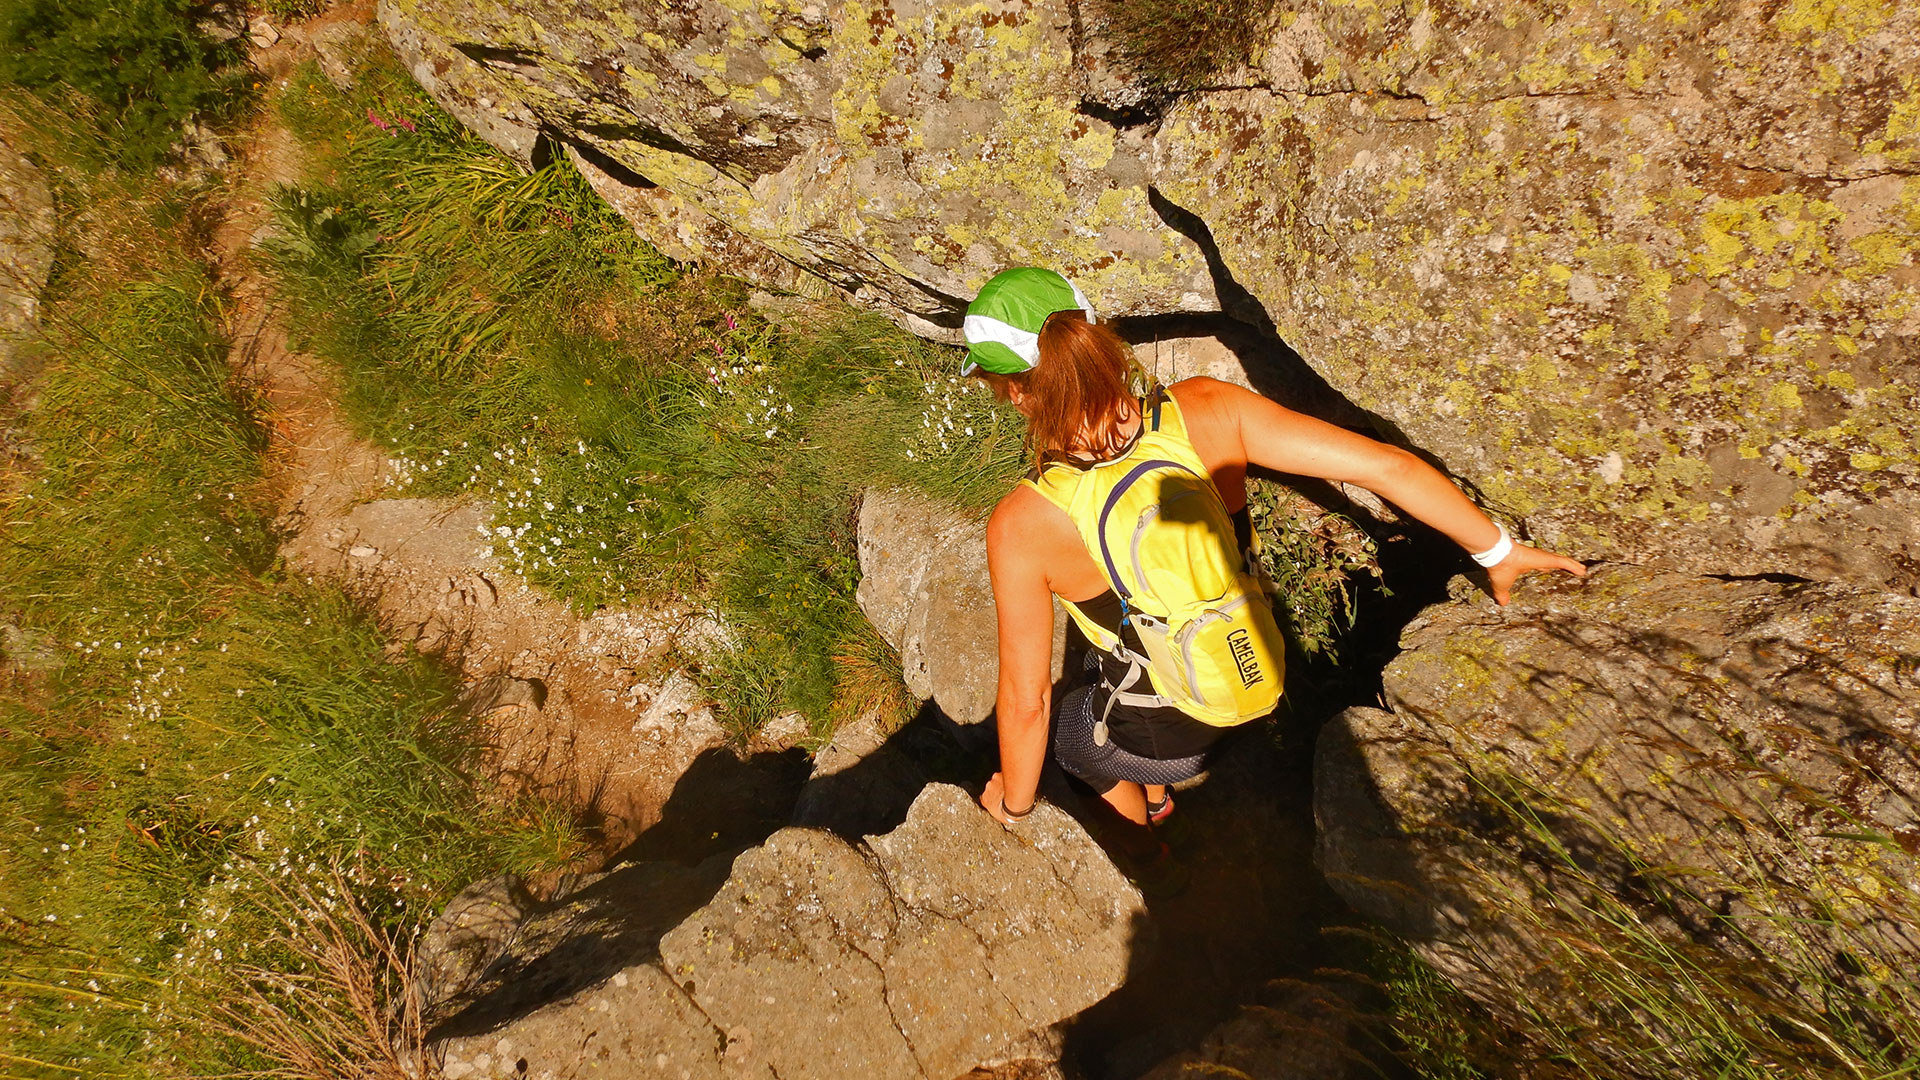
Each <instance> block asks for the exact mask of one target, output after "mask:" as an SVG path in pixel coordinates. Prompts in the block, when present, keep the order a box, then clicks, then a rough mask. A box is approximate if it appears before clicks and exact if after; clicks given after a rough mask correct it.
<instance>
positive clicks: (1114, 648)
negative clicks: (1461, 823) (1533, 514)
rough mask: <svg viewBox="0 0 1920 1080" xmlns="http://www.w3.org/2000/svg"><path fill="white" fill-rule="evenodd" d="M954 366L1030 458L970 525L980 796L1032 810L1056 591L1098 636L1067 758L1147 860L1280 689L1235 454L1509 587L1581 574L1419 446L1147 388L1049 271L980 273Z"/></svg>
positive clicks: (1093, 637) (1065, 742) (992, 807)
mask: <svg viewBox="0 0 1920 1080" xmlns="http://www.w3.org/2000/svg"><path fill="white" fill-rule="evenodd" d="M965 333H966V338H967V341H968V343H969V345H970V346H971V347H970V348H969V350H968V353H967V361H966V366H965V367H964V368H963V373H964V374H974V373H976V372H977V373H978V374H979V375H980V377H982V378H984V379H985V380H987V382H988V383H990V384H991V386H992V387H993V390H994V392H995V393H996V394H998V395H999V396H1001V397H1002V398H1003V399H1004V400H1007V401H1009V402H1010V403H1012V405H1013V406H1014V408H1016V409H1018V410H1019V411H1020V413H1021V415H1023V416H1024V417H1026V420H1027V443H1028V447H1029V449H1030V450H1031V451H1032V452H1033V454H1034V456H1035V458H1036V467H1035V470H1034V472H1033V473H1032V474H1031V475H1030V476H1029V477H1028V479H1027V480H1025V481H1023V482H1022V483H1021V484H1020V485H1019V486H1018V487H1016V488H1015V489H1014V490H1013V492H1012V493H1011V494H1009V495H1007V496H1006V497H1005V498H1004V499H1002V500H1001V501H1000V504H999V506H998V507H997V508H996V509H995V510H994V512H993V516H992V518H991V519H990V520H989V522H988V524H987V563H988V567H989V570H990V572H991V575H992V580H993V598H994V603H995V605H996V606H997V607H998V610H999V614H998V620H999V652H1000V677H999V697H998V723H999V738H1000V771H999V772H996V773H995V774H994V775H993V778H992V779H991V780H990V781H988V783H987V787H986V791H985V793H984V794H982V796H981V798H980V803H981V805H982V806H983V807H985V808H986V810H987V812H988V813H990V814H992V815H993V816H994V817H995V818H997V819H999V820H1000V821H1001V822H1003V823H1005V824H1007V825H1016V824H1018V823H1019V822H1020V821H1021V820H1023V819H1024V818H1025V817H1026V816H1027V814H1028V813H1029V812H1031V811H1032V809H1033V802H1034V798H1035V792H1036V789H1037V787H1038V785H1039V782H1040V770H1041V765H1042V763H1043V760H1044V758H1045V755H1046V752H1047V744H1048V723H1047V719H1048V704H1049V698H1050V690H1051V685H1050V684H1051V681H1052V680H1051V666H1052V664H1051V661H1052V643H1053V598H1054V597H1055V596H1058V597H1059V598H1060V599H1061V600H1062V601H1064V602H1065V606H1066V608H1067V611H1068V613H1069V614H1070V615H1071V616H1072V618H1073V620H1074V621H1075V622H1076V623H1077V624H1078V625H1079V626H1080V628H1081V630H1082V631H1083V632H1084V633H1085V634H1086V635H1087V638H1088V640H1089V641H1090V642H1091V643H1092V644H1093V645H1094V652H1093V653H1092V654H1091V655H1090V657H1089V664H1088V666H1089V668H1091V667H1093V666H1094V665H1095V664H1096V663H1097V664H1098V666H1099V669H1100V679H1099V682H1098V684H1097V685H1092V686H1087V687H1083V688H1081V689H1079V690H1076V691H1074V692H1073V693H1070V694H1068V695H1067V696H1066V698H1065V700H1064V701H1063V703H1062V706H1061V710H1060V715H1059V717H1058V722H1057V724H1056V725H1055V728H1056V730H1055V732H1054V738H1053V745H1054V754H1055V757H1056V759H1057V760H1058V761H1059V762H1060V765H1061V767H1062V768H1064V769H1066V771H1067V772H1069V773H1071V774H1073V775H1074V776H1077V777H1079V778H1080V779H1081V780H1083V781H1085V782H1086V783H1087V784H1089V785H1091V786H1092V787H1093V789H1094V790H1095V791H1097V792H1099V793H1100V794H1101V797H1102V798H1103V799H1105V800H1106V802H1107V804H1108V805H1109V806H1111V807H1112V809H1113V810H1114V811H1115V812H1116V813H1117V814H1118V815H1119V816H1120V817H1121V818H1123V819H1125V821H1127V822H1130V823H1132V825H1134V826H1138V827H1139V828H1136V829H1123V830H1122V831H1121V836H1120V837H1119V839H1120V840H1121V847H1122V849H1123V852H1124V853H1125V854H1126V855H1128V856H1129V858H1130V859H1131V860H1133V861H1135V862H1136V863H1140V864H1146V865H1151V864H1152V863H1153V862H1154V861H1155V860H1156V859H1164V858H1165V854H1166V848H1165V846H1164V845H1162V844H1160V843H1159V841H1158V840H1157V839H1154V838H1153V837H1152V833H1151V830H1150V829H1149V828H1148V826H1149V825H1150V823H1157V822H1159V821H1161V820H1164V819H1165V817H1166V816H1167V815H1169V814H1170V813H1171V812H1172V809H1173V804H1172V799H1171V796H1170V794H1169V793H1168V790H1167V785H1169V784H1173V783H1176V782H1178V781H1180V780H1184V779H1187V778H1189V777H1192V776H1194V775H1196V774H1198V773H1199V772H1200V770H1201V769H1203V768H1204V767H1205V763H1206V760H1207V755H1208V753H1209V751H1210V750H1211V749H1212V748H1213V747H1214V745H1215V744H1216V743H1217V742H1218V741H1219V740H1220V738H1221V737H1222V736H1224V735H1225V734H1227V732H1228V731H1230V730H1231V729H1232V727H1233V726H1234V725H1236V724H1238V723H1241V722H1244V721H1246V720H1249V719H1253V718H1255V717H1257V716H1260V715H1263V714H1264V713H1265V712H1266V711H1268V710H1270V709H1271V708H1272V706H1273V704H1274V703H1275V701H1277V699H1278V694H1279V683H1280V679H1281V674H1282V673H1281V670H1280V665H1281V661H1282V658H1283V656H1284V650H1283V648H1282V646H1281V644H1280V642H1279V637H1278V632H1277V630H1276V629H1275V628H1274V625H1273V620H1272V615H1271V612H1270V609H1269V607H1268V603H1267V598H1266V596H1265V593H1264V591H1263V590H1262V589H1261V588H1260V586H1259V582H1258V581H1257V579H1255V578H1253V577H1251V576H1250V574H1249V571H1250V570H1251V569H1252V566H1253V564H1252V563H1251V562H1250V561H1248V560H1246V559H1245V557H1244V555H1243V553H1244V552H1247V551H1248V550H1249V549H1250V547H1251V543H1252V538H1253V537H1252V527H1251V524H1250V521H1249V518H1248V515H1247V510H1246V505H1247V489H1246V471H1247V466H1249V465H1258V466H1261V467H1264V468H1267V469H1272V470H1274V471H1276V472H1281V473H1291V474H1294V475H1297V476H1310V477H1317V478H1320V479H1325V480H1332V481H1340V482H1344V483H1350V484H1358V485H1360V486H1361V487H1364V488H1366V489H1367V490H1369V491H1372V492H1374V493H1376V494H1378V495H1380V496H1381V497H1383V498H1385V499H1387V500H1389V501H1390V502H1392V503H1393V504H1394V505H1395V506H1397V507H1399V508H1400V509H1401V510H1402V511H1404V512H1406V513H1407V514H1409V515H1411V516H1412V517H1414V518H1417V519H1419V520H1420V521H1422V522H1425V523H1426V524H1428V525H1430V526H1432V527H1433V528H1435V529H1437V530H1439V531H1440V532H1441V533H1443V534H1445V535H1446V536H1448V537H1449V538H1451V539H1452V540H1454V541H1455V542H1456V543H1458V544H1460V546H1461V547H1463V548H1465V549H1466V550H1467V551H1469V552H1471V553H1473V558H1474V559H1475V560H1476V561H1477V562H1478V563H1479V564H1480V565H1481V566H1483V567H1485V568H1486V569H1487V576H1488V578H1489V581H1490V583H1491V585H1492V591H1493V596H1494V599H1495V600H1496V601H1498V602H1499V603H1501V604H1505V603H1506V602H1507V594H1508V590H1509V589H1510V588H1511V587H1512V585H1513V582H1514V579H1516V578H1518V577H1519V576H1520V575H1521V574H1524V573H1527V572H1529V571H1533V570H1565V571H1567V572H1568V573H1572V574H1584V573H1585V572H1586V570H1585V568H1584V567H1582V566H1581V565H1580V564H1579V563H1577V562H1575V561H1573V560H1572V559H1567V558H1563V557H1561V556H1559V555H1554V554H1552V553H1550V552H1546V551H1541V550H1539V549H1538V548H1532V547H1528V546H1526V545H1524V544H1517V543H1514V542H1513V541H1512V540H1510V539H1509V538H1508V536H1507V533H1506V530H1505V529H1504V528H1502V527H1501V526H1499V525H1496V524H1495V523H1494V522H1493V521H1491V520H1490V519H1488V517H1487V516H1486V515H1485V514H1483V513H1481V512H1480V510H1479V509H1478V508H1476V507H1475V506H1474V505H1473V503H1472V502H1470V501H1468V499H1467V498H1466V496H1464V495H1462V494H1461V493H1460V490H1459V489H1458V488H1456V487H1454V485H1453V484H1452V482H1450V481H1449V480H1447V478H1446V477H1444V476H1442V475H1441V474H1440V473H1439V472H1437V471H1436V470H1434V469H1433V468H1432V467H1430V466H1428V465H1427V464H1426V463H1425V462H1422V461H1421V460H1420V459H1419V458H1417V457H1415V456H1414V455H1412V454H1410V453H1408V452H1406V451H1404V450H1401V449H1399V448H1397V447H1393V446H1388V445H1386V444H1384V443H1379V442H1375V441H1373V440H1371V439H1368V438H1366V437H1364V436H1361V435H1356V434H1354V433H1353V432H1350V431H1347V430H1345V429H1343V428H1339V427H1335V426H1333V425H1332V424H1327V423H1324V422H1322V421H1319V420H1315V419H1313V418H1311V417H1308V416H1303V415H1301V414H1300V413H1297V412H1294V411H1292V410H1291V409H1288V408H1286V407H1284V406H1281V405H1279V404H1276V403H1275V402H1272V401H1269V400H1267V399H1266V398H1263V397H1261V396H1259V395H1257V394H1254V393H1252V392H1250V391H1248V390H1244V389H1242V388H1240V387H1237V386H1234V385H1231V384H1229V383H1223V382H1220V381H1218V380H1215V379H1208V378H1193V379H1186V380H1183V381H1181V382H1178V383H1175V384H1174V385H1172V386H1170V387H1167V388H1165V389H1164V390H1162V389H1157V388H1156V389H1153V390H1150V391H1149V392H1148V394H1147V395H1146V396H1144V397H1142V396H1138V395H1136V394H1135V393H1134V391H1133V389H1132V387H1131V385H1130V383H1131V379H1130V376H1131V375H1132V374H1133V373H1134V372H1136V371H1137V370H1138V369H1137V367H1136V366H1135V364H1134V362H1133V354H1132V351H1131V350H1130V349H1129V348H1128V347H1127V345H1126V343H1125V342H1124V341H1122V340H1121V339H1120V337H1119V335H1118V334H1115V333H1114V332H1113V331H1112V330H1111V329H1110V328H1108V327H1107V326H1106V325H1105V324H1103V323H1099V322H1098V321H1097V320H1096V318H1095V316H1094V312H1093V309H1092V308H1091V306H1089V305H1088V303H1087V301H1086V298H1085V297H1084V296H1082V295H1081V294H1080V291H1079V289H1077V288H1075V287H1074V286H1073V284H1072V283H1071V282H1069V281H1067V279H1065V278H1064V277H1062V276H1060V275H1059V274H1057V273H1054V272H1053V271H1051V270H1042V269H1036V268H1032V267H1020V268H1015V269H1011V270H1006V271H1003V272H1001V273H1000V274H998V275H996V276H995V277H994V278H993V279H992V280H991V281H989V282H987V284H986V286H985V287H984V288H982V289H981V290H980V294H979V296H978V297H976V298H975V300H974V301H973V303H972V304H970V305H968V307H967V317H966V323H965Z"/></svg>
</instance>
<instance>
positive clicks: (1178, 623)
mask: <svg viewBox="0 0 1920 1080" xmlns="http://www.w3.org/2000/svg"><path fill="white" fill-rule="evenodd" d="M1144 410H1145V414H1146V415H1145V416H1144V418H1143V419H1144V421H1145V423H1144V426H1143V430H1142V432H1141V435H1140V439H1139V441H1138V442H1137V443H1136V444H1135V445H1134V447H1133V449H1131V450H1130V451H1128V452H1127V453H1126V454H1124V455H1123V456H1121V457H1119V458H1117V459H1115V460H1113V461H1109V462H1104V463H1101V464H1097V465H1093V466H1091V467H1088V468H1086V469H1084V470H1076V469H1075V468H1074V467H1072V466H1065V465H1056V466H1053V467H1051V468H1049V469H1047V470H1046V471H1045V472H1044V473H1043V474H1042V475H1041V476H1040V477H1038V478H1037V479H1035V480H1034V481H1032V483H1033V486H1034V487H1035V488H1036V489H1038V490H1039V491H1040V493H1041V494H1042V495H1045V496H1046V497H1047V498H1048V500H1049V501H1051V502H1053V503H1054V505H1056V506H1059V507H1060V508H1061V509H1063V510H1065V511H1066V512H1067V515H1068V516H1069V517H1071V518H1072V519H1073V523H1074V526H1075V527H1076V528H1077V529H1079V531H1080V536H1081V539H1083V540H1084V541H1086V545H1087V550H1088V551H1089V552H1090V553H1091V554H1092V555H1093V560H1094V562H1095V563H1097V564H1099V566H1100V569H1101V571H1102V572H1103V573H1104V574H1105V575H1106V578H1107V583H1108V584H1109V585H1111V586H1112V587H1113V591H1114V594H1115V595H1116V596H1117V597H1119V599H1120V606H1121V613H1122V614H1121V631H1122V632H1121V633H1120V634H1115V633H1114V632H1113V631H1112V630H1110V629H1108V628H1107V627H1104V626H1101V625H1099V624H1098V623H1096V622H1094V621H1093V620H1091V619H1089V618H1088V617H1087V616H1086V615H1085V614H1084V613H1082V612H1081V611H1080V610H1079V608H1077V607H1076V606H1074V605H1073V604H1071V603H1069V604H1067V605H1066V606H1067V611H1068V613H1069V614H1070V615H1072V617H1073V619H1074V621H1075V622H1076V623H1078V624H1079V626H1080V628H1081V630H1082V631H1083V632H1084V633H1085V634H1086V635H1087V639H1088V641H1090V642H1091V643H1092V644H1093V645H1094V647H1095V648H1098V649H1101V650H1103V651H1106V652H1109V653H1112V654H1113V655H1115V656H1117V657H1119V658H1120V659H1121V660H1124V661H1127V662H1128V663H1129V665H1130V669H1129V672H1128V674H1127V675H1126V677H1125V678H1123V679H1120V680H1119V681H1118V682H1117V683H1113V684H1110V685H1109V690H1110V691H1111V693H1110V694H1109V697H1108V702H1107V708H1108V710H1109V711H1111V709H1112V707H1113V705H1114V704H1115V703H1120V704H1127V705H1140V706H1149V707H1151V706H1162V705H1172V706H1174V707H1176V708H1178V709H1179V710H1180V711H1181V712H1184V713H1186V714H1187V715H1188V716H1191V717H1193V718H1194V719H1196V720H1200V721H1202V722H1203V723H1207V724H1212V725H1214V726H1216V727H1231V726H1233V725H1236V724H1242V723H1245V722H1246V721H1248V720H1253V719H1256V718H1258V717H1260V716H1264V715H1266V714H1267V713H1268V712H1270V711H1272V709H1273V707H1274V705H1275V704H1277V703H1278V702H1279V700H1280V689H1281V686H1280V684H1281V680H1282V678H1283V676H1284V674H1285V656H1286V652H1285V646H1284V645H1283V644H1282V641H1281V637H1280V629H1279V627H1278V626H1277V625H1276V624H1275V623H1274V620H1273V606H1272V601H1271V600H1270V599H1269V597H1268V596H1267V592H1266V589H1265V588H1264V585H1263V582H1262V581H1261V579H1260V578H1259V577H1258V576H1257V575H1255V574H1254V573H1252V572H1251V571H1250V569H1249V565H1248V560H1247V558H1246V555H1245V554H1244V553H1243V552H1241V550H1240V549H1239V545H1238V543H1237V542H1236V541H1235V538H1234V528H1233V519H1232V517H1231V516H1230V515H1228V513H1227V508H1226V506H1225V505H1224V504H1223V503H1222V502H1221V501H1220V493H1219V492H1218V491H1217V490H1216V489H1215V488H1214V486H1213V480H1212V478H1211V477H1210V476H1209V475H1208V474H1207V468H1206V466H1205V465H1204V464H1203V463H1202V462H1201V461H1200V458H1199V455H1198V454H1197V453H1195V451H1194V449H1193V443H1192V442H1191V440H1189V439H1188V437H1187V432H1186V425H1185V422H1184V420H1183V418H1182V417H1181V415H1180V410H1179V406H1178V405H1177V404H1176V403H1175V402H1174V401H1173V400H1172V399H1171V398H1170V397H1166V396H1164V394H1161V395H1156V396H1155V397H1153V398H1150V399H1149V400H1148V401H1147V402H1145V403H1144ZM1129 628H1131V631H1132V633H1128V632H1127V631H1128V629H1129ZM1136 646H1137V647H1136ZM1105 720H1106V718H1105V716H1104V715H1103V716H1102V718H1101V720H1100V722H1099V723H1098V724H1097V725H1096V727H1095V731H1094V734H1095V739H1096V741H1098V742H1101V743H1104V742H1105V738H1104V736H1105V733H1106V722H1105Z"/></svg>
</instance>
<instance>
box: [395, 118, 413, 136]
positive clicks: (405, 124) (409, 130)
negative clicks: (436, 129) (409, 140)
mask: <svg viewBox="0 0 1920 1080" xmlns="http://www.w3.org/2000/svg"><path fill="white" fill-rule="evenodd" d="M393 122H394V123H396V124H399V125H400V126H401V127H403V128H406V129H407V134H409V135H413V134H416V132H415V130H414V126H413V121H411V120H409V119H407V118H406V117H404V116H396V117H394V118H393Z"/></svg>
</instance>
